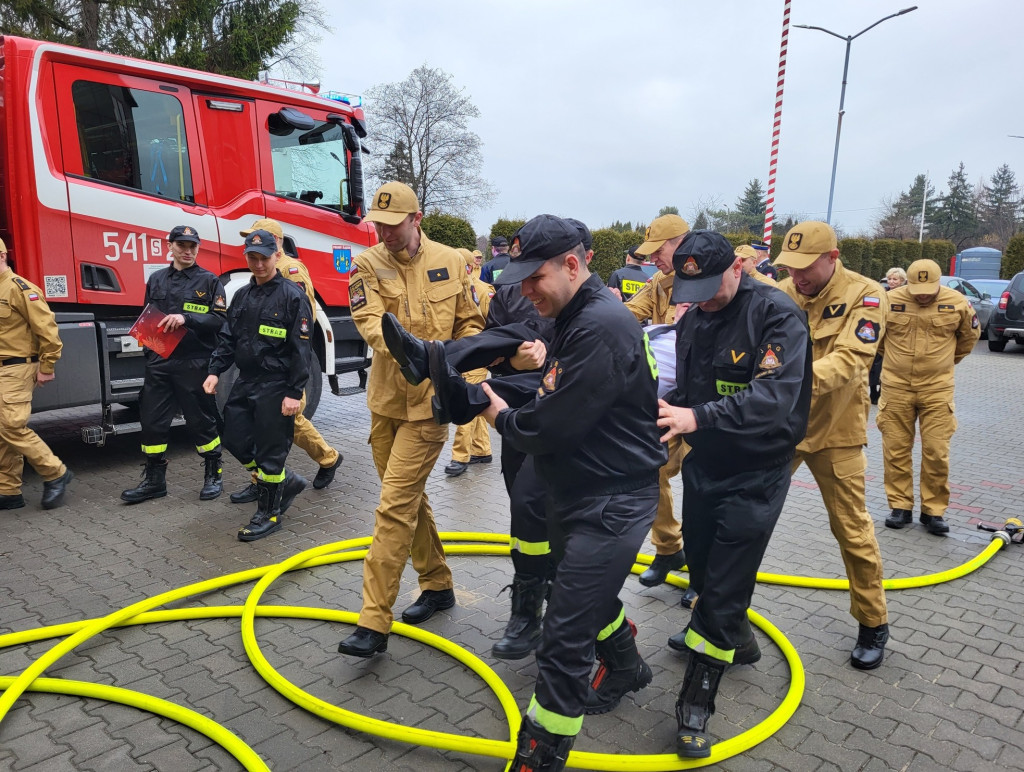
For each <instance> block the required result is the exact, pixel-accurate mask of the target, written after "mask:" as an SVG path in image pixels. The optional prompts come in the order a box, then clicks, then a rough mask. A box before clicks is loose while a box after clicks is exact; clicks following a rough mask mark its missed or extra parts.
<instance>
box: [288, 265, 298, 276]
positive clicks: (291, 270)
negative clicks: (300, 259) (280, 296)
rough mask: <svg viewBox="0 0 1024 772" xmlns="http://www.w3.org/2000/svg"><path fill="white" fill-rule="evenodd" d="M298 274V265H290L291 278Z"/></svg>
mask: <svg viewBox="0 0 1024 772" xmlns="http://www.w3.org/2000/svg"><path fill="white" fill-rule="evenodd" d="M298 272H299V266H297V265H289V266H288V274H289V276H291V275H293V274H296V273H298Z"/></svg>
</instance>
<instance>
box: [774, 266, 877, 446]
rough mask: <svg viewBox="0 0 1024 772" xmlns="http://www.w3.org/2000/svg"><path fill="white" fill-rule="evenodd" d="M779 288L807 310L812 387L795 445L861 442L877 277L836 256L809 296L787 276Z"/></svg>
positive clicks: (874, 334) (874, 338)
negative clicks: (803, 426)
mask: <svg viewBox="0 0 1024 772" xmlns="http://www.w3.org/2000/svg"><path fill="white" fill-rule="evenodd" d="M779 289H780V290H782V291H783V292H785V293H786V294H787V295H789V296H790V297H791V298H793V300H794V301H796V304H797V305H798V306H800V308H802V309H804V311H806V312H807V323H808V324H809V325H810V328H811V341H812V344H813V351H814V386H813V387H812V391H811V415H810V420H809V422H808V424H807V436H806V437H804V440H803V442H801V443H800V444H799V445H797V450H799V451H803V452H805V453H813V452H815V451H818V450H821V449H822V448H849V447H854V446H857V445H866V444H867V441H868V437H867V422H868V410H869V406H868V405H869V403H868V372H869V371H870V369H871V363H872V362H873V361H874V359H875V354H876V353H877V349H878V341H879V340H881V338H882V334H883V330H884V322H883V320H884V318H885V312H884V311H883V309H882V307H881V304H882V303H883V302H884V301H885V293H884V292H883V291H882V288H881V287H880V286H879V285H878V283H877V282H875V281H872V280H871V279H869V278H867V277H866V276H861V275H860V274H859V273H854V272H853V271H848V270H846V269H845V268H844V267H843V263H842V261H841V260H837V261H836V270H835V273H834V274H833V275H832V278H831V279H830V280H829V282H828V284H826V285H825V287H824V289H822V291H821V292H819V293H818V294H817V295H816V296H815V297H813V298H809V297H805V296H804V295H801V294H800V293H799V292H797V291H796V287H795V286H794V285H793V280H792V279H790V278H786V279H783V280H782V281H781V282H779Z"/></svg>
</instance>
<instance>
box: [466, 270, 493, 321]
mask: <svg viewBox="0 0 1024 772" xmlns="http://www.w3.org/2000/svg"><path fill="white" fill-rule="evenodd" d="M469 280H470V282H471V283H472V285H473V295H474V297H473V300H475V301H476V304H477V306H478V307H479V308H480V316H482V317H483V318H484V319H486V318H487V312H488V311H489V310H490V308H491V298H492V297H494V287H492V286H491V285H490V284H488V283H487V282H485V281H481V280H480V268H479V267H474V268H473V270H472V272H471V273H470V274H469Z"/></svg>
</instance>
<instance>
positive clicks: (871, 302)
mask: <svg viewBox="0 0 1024 772" xmlns="http://www.w3.org/2000/svg"><path fill="white" fill-rule="evenodd" d="M863 304H864V305H865V306H867V307H868V308H878V305H879V300H878V298H875V297H871V296H870V295H865V296H864V301H863Z"/></svg>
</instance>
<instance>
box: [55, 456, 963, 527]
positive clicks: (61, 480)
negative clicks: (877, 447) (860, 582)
mask: <svg viewBox="0 0 1024 772" xmlns="http://www.w3.org/2000/svg"><path fill="white" fill-rule="evenodd" d="M74 479H75V475H74V474H73V473H72V472H71V470H70V469H68V468H67V467H64V474H62V475H61V476H60V477H58V478H57V479H56V480H47V481H45V482H44V483H43V498H42V501H40V502H39V503H40V505H41V506H42V507H43V509H56V508H57V507H59V506H60V505H61V504H63V503H64V493H65V492H66V491H67V489H68V483H70V482H71V481H72V480H74ZM941 519H942V518H941V517H940V518H939V520H941ZM946 530H949V529H948V528H947V529H946Z"/></svg>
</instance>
